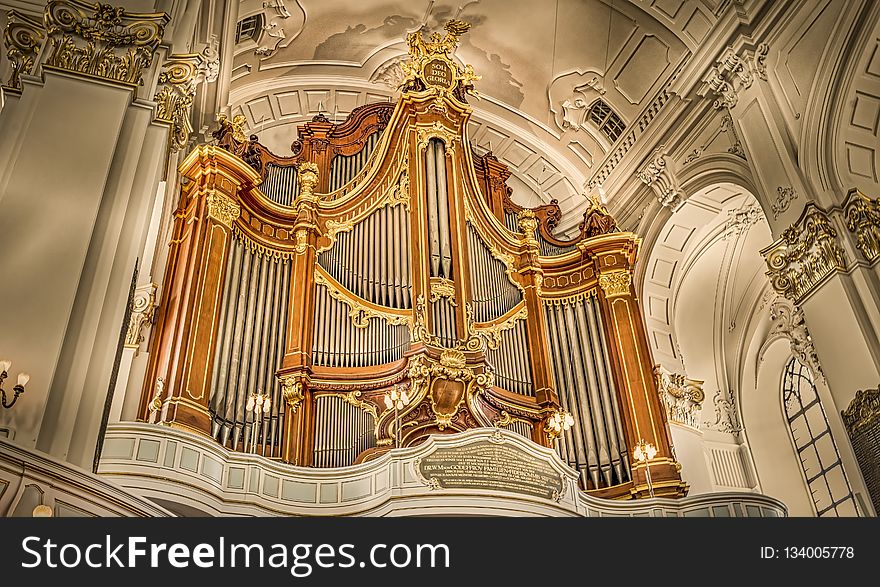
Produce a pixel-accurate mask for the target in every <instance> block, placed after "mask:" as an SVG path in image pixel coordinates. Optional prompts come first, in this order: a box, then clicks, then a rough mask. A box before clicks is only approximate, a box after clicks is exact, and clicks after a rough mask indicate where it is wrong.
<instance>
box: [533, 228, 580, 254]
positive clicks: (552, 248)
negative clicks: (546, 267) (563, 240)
mask: <svg viewBox="0 0 880 587" xmlns="http://www.w3.org/2000/svg"><path fill="white" fill-rule="evenodd" d="M538 247H539V250H540V252H541V255H543V256H545V257H552V256H553V255H564V254H565V253H567V252H569V251H573V250H575V249H576V248H577V246H576V245H569V246H565V247H560V246H559V245H554V244H553V243H551V242H549V241H548V240H547V239H545V238H544V237H543V236H542V235H541V234H540V233H538Z"/></svg>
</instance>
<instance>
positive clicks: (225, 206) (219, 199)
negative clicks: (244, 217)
mask: <svg viewBox="0 0 880 587" xmlns="http://www.w3.org/2000/svg"><path fill="white" fill-rule="evenodd" d="M206 200H207V202H208V217H210V218H213V219H214V220H216V221H217V222H219V223H220V224H223V225H225V226H228V227H229V228H232V225H233V224H234V223H235V221H236V220H238V218H239V217H240V216H241V206H239V205H238V202H236V201H235V200H233V199H232V198H230V197H229V196H227V195H226V194H224V193H221V192H217V191H212V192H209V193H208V196H207V198H206Z"/></svg>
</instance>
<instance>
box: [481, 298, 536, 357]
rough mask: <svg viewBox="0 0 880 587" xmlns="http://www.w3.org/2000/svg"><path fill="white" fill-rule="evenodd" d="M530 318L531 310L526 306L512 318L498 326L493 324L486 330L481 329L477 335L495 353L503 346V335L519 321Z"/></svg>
mask: <svg viewBox="0 0 880 587" xmlns="http://www.w3.org/2000/svg"><path fill="white" fill-rule="evenodd" d="M528 317H529V310H528V308H526V306H525V304H523V306H522V307H521V308H520V309H519V310H518V311H517V312H516V314H514V315H513V316H511V317H510V318H508V319H507V320H504V321H503V322H498V323H497V324H493V325H491V326H487V327H485V328H479V329H478V330H477V333H478V334H479V335H480V336H482V337H483V338H484V339H485V340H486V346H487V347H488V348H489V349H491V350H493V351H495V350H498V348H499V347H500V346H501V334H502V333H503V332H504V331H506V330H510V329H511V328H513V327H514V326H516V323H517V322H518V321H519V320H525V319H526V318H528Z"/></svg>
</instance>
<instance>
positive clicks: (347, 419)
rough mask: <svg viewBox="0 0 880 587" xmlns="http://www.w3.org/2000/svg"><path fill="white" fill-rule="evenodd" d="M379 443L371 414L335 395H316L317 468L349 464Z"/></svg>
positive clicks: (314, 456)
mask: <svg viewBox="0 0 880 587" xmlns="http://www.w3.org/2000/svg"><path fill="white" fill-rule="evenodd" d="M375 446H376V421H375V419H374V418H373V416H372V414H370V413H369V412H365V411H364V410H362V409H360V408H359V407H357V406H354V405H352V404H350V403H348V402H346V401H345V400H344V399H343V398H341V397H339V396H336V395H319V396H317V397H316V398H315V449H314V453H313V461H312V464H313V466H315V467H347V466H348V465H353V464H354V460H355V459H356V458H357V456H358V455H359V454H360V453H362V452H363V451H365V450H367V449H368V448H373V447H375Z"/></svg>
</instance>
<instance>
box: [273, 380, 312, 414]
mask: <svg viewBox="0 0 880 587" xmlns="http://www.w3.org/2000/svg"><path fill="white" fill-rule="evenodd" d="M279 383H280V384H281V396H282V397H283V398H284V401H285V403H287V407H288V408H290V413H291V414H295V413H296V411H297V410H298V409H299V407H300V405H302V401H303V400H304V399H305V397H306V395H305V384H304V383H303V381H302V379H301V378H300V377H298V376H296V375H285V376H283V377H279Z"/></svg>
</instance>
